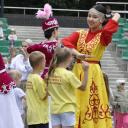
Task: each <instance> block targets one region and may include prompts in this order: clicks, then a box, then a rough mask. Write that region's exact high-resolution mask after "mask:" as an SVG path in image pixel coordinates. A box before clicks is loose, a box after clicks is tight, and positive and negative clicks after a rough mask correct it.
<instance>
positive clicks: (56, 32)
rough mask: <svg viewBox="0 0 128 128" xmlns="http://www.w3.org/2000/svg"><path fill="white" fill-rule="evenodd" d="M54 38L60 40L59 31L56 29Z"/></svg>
mask: <svg viewBox="0 0 128 128" xmlns="http://www.w3.org/2000/svg"><path fill="white" fill-rule="evenodd" d="M54 38H55V39H58V29H55V30H54Z"/></svg>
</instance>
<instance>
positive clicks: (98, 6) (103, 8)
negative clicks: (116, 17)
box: [93, 4, 110, 26]
mask: <svg viewBox="0 0 128 128" xmlns="http://www.w3.org/2000/svg"><path fill="white" fill-rule="evenodd" d="M93 8H95V9H96V10H97V11H99V12H101V13H103V14H104V17H105V20H104V22H103V23H102V25H103V26H104V25H106V24H107V23H108V20H109V19H110V18H108V17H107V16H106V15H107V9H106V8H105V7H104V6H103V5H102V4H96V5H94V6H93Z"/></svg>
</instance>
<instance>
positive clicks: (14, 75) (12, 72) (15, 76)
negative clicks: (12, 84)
mask: <svg viewBox="0 0 128 128" xmlns="http://www.w3.org/2000/svg"><path fill="white" fill-rule="evenodd" d="M8 73H9V75H10V76H11V78H12V79H13V80H14V81H16V80H18V79H21V77H22V74H21V72H20V71H18V70H10V71H8Z"/></svg>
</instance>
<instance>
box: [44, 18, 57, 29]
mask: <svg viewBox="0 0 128 128" xmlns="http://www.w3.org/2000/svg"><path fill="white" fill-rule="evenodd" d="M55 27H59V24H58V21H57V19H56V18H49V19H47V20H45V21H43V22H42V29H43V30H44V31H46V30H48V29H51V28H55Z"/></svg>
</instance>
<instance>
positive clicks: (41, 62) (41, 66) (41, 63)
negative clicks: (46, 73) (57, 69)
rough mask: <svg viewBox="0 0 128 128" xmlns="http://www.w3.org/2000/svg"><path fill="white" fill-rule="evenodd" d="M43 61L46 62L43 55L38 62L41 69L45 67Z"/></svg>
mask: <svg viewBox="0 0 128 128" xmlns="http://www.w3.org/2000/svg"><path fill="white" fill-rule="evenodd" d="M45 63H46V60H45V57H44V58H43V59H42V60H41V61H40V63H39V66H38V67H39V69H40V70H41V71H42V70H44V68H45Z"/></svg>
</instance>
